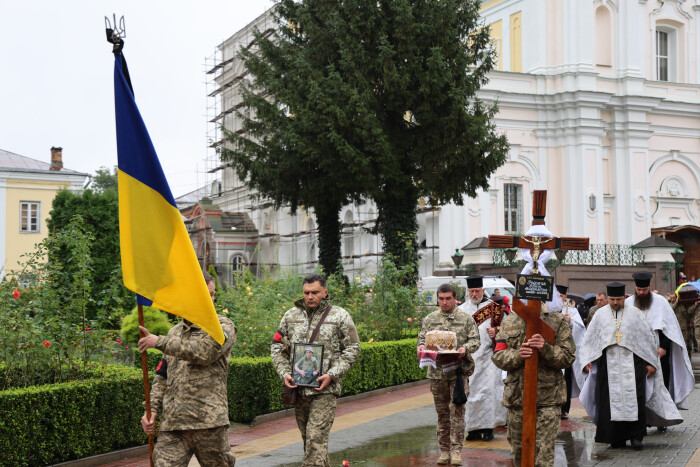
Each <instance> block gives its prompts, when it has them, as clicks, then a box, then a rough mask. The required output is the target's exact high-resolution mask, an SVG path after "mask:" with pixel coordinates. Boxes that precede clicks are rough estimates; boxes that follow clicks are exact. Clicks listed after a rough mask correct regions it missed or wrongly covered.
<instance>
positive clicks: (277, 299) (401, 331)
mask: <svg viewBox="0 0 700 467" xmlns="http://www.w3.org/2000/svg"><path fill="white" fill-rule="evenodd" d="M409 269H410V268H404V269H398V268H397V267H396V266H395V265H394V264H393V263H392V262H391V261H390V260H388V259H386V258H385V259H383V260H382V265H381V268H380V270H379V273H378V274H377V275H363V276H362V277H357V278H355V280H352V281H349V282H348V281H347V280H345V278H344V277H343V276H331V277H329V278H328V284H327V285H328V291H329V294H330V296H331V302H332V303H333V305H335V306H339V307H342V308H345V309H346V310H348V312H349V313H350V315H351V316H352V319H353V320H354V321H355V326H356V327H357V332H358V334H359V336H360V340H362V341H363V342H371V341H374V340H383V341H391V340H398V339H403V338H406V337H414V336H416V335H417V333H418V331H419V329H420V320H421V318H422V317H423V316H425V315H426V314H428V313H430V312H431V311H433V310H434V307H430V308H429V309H426V308H425V307H420V306H419V305H421V304H423V303H424V299H423V298H422V297H420V296H419V294H418V293H417V291H416V289H415V288H411V287H403V286H400V285H397V284H400V283H401V281H402V280H403V278H405V277H406V274H408V273H409V272H410V271H409ZM302 279H303V277H301V276H298V275H293V274H289V275H285V274H282V275H281V276H280V277H279V278H278V279H273V278H272V277H271V276H269V275H266V276H263V277H262V278H256V277H255V276H253V275H252V274H251V273H250V272H249V271H245V272H244V273H242V274H240V275H238V276H237V277H236V281H235V283H234V285H233V286H231V287H228V288H227V289H226V291H224V292H220V293H219V292H217V304H216V306H217V310H218V311H219V313H221V314H223V315H225V316H228V317H229V318H231V320H232V321H233V322H234V324H235V325H236V327H237V329H238V340H237V341H236V345H235V346H234V348H233V356H234V357H243V356H246V357H264V356H266V355H268V354H269V351H270V341H271V340H272V336H273V335H274V333H275V330H276V329H277V327H278V326H279V322H280V319H281V318H282V315H284V313H285V312H286V311H287V310H289V309H290V308H292V307H293V306H294V302H295V301H296V300H299V299H301V297H302V293H301V290H302Z"/></svg>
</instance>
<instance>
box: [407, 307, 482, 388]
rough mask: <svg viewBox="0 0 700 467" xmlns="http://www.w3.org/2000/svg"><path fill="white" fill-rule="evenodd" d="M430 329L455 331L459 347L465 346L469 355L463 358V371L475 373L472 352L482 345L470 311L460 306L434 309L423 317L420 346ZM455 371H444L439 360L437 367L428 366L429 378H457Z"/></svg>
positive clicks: (419, 338) (468, 373) (419, 334)
mask: <svg viewBox="0 0 700 467" xmlns="http://www.w3.org/2000/svg"><path fill="white" fill-rule="evenodd" d="M428 331H454V332H455V334H456V335H457V347H456V348H457V349H458V348H460V347H464V348H465V349H467V356H466V358H464V359H463V360H462V371H463V373H464V374H465V375H467V376H469V375H471V374H472V373H474V360H473V359H472V357H471V354H472V353H474V352H476V351H477V349H478V348H479V346H480V345H481V340H480V339H479V329H478V328H477V327H476V323H475V322H474V318H472V317H471V316H470V315H469V313H467V312H466V311H462V310H460V309H458V308H456V307H455V308H453V309H452V311H448V312H444V311H442V310H437V311H433V312H432V313H430V314H429V315H428V316H426V317H425V318H423V323H422V324H421V328H420V332H419V333H418V344H417V345H418V347H420V346H421V345H425V335H426V334H427V333H428ZM456 377H457V375H456V373H455V372H454V371H448V372H447V373H445V372H443V371H442V365H440V363H439V362H437V368H433V367H428V379H448V380H449V379H455V378H456Z"/></svg>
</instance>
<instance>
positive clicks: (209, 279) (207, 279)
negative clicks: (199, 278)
mask: <svg viewBox="0 0 700 467" xmlns="http://www.w3.org/2000/svg"><path fill="white" fill-rule="evenodd" d="M202 274H203V275H204V282H206V283H207V284H208V283H210V282H214V278H213V277H212V276H211V274H209V273H208V272H206V271H202Z"/></svg>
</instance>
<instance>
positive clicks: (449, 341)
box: [425, 331, 457, 351]
mask: <svg viewBox="0 0 700 467" xmlns="http://www.w3.org/2000/svg"><path fill="white" fill-rule="evenodd" d="M456 346H457V334H455V332H454V331H428V332H427V333H426V334H425V348H426V350H435V351H441V350H454V349H455V347H456Z"/></svg>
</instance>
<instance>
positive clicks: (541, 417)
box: [508, 405, 561, 467]
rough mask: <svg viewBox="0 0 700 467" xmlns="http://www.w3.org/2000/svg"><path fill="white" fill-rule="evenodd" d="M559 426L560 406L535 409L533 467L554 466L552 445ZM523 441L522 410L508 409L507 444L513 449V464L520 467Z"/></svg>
mask: <svg viewBox="0 0 700 467" xmlns="http://www.w3.org/2000/svg"><path fill="white" fill-rule="evenodd" d="M560 424H561V406H560V405H553V406H549V407H538V408H537V425H536V428H535V433H536V435H535V465H536V466H537V467H551V466H553V465H554V443H555V441H556V440H557V434H559V425H560ZM522 439H523V409H522V408H518V409H508V442H509V443H510V446H511V448H512V449H513V464H514V465H515V466H516V467H517V466H519V465H520V458H521V451H522Z"/></svg>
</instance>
